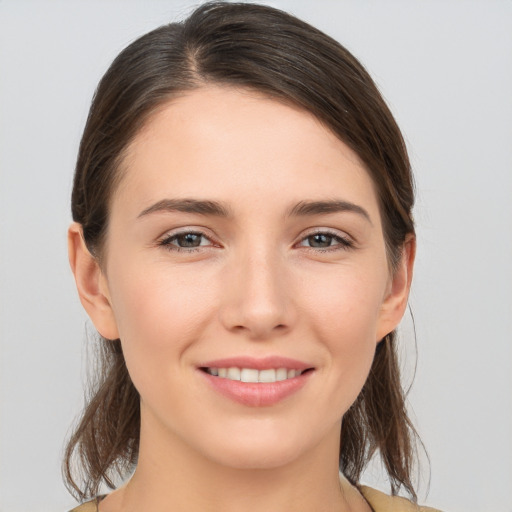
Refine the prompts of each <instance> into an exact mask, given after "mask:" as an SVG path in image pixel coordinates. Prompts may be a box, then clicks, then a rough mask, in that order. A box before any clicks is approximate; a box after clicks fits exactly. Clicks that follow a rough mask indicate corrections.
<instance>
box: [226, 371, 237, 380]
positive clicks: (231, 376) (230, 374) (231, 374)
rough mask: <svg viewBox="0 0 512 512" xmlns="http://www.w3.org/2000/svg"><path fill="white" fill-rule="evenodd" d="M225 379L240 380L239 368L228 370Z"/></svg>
mask: <svg viewBox="0 0 512 512" xmlns="http://www.w3.org/2000/svg"><path fill="white" fill-rule="evenodd" d="M226 378H227V379H230V380H240V368H228V374H227V376H226Z"/></svg>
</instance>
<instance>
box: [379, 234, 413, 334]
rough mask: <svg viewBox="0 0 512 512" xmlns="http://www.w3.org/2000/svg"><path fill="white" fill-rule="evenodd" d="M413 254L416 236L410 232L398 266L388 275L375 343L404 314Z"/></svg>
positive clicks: (394, 325) (392, 328)
mask: <svg viewBox="0 0 512 512" xmlns="http://www.w3.org/2000/svg"><path fill="white" fill-rule="evenodd" d="M415 256H416V237H415V236H414V235H412V234H411V235H408V236H407V238H406V239H405V242H404V246H403V248H402V254H401V257H400V261H399V263H398V266H397V268H396V269H395V270H394V272H393V274H392V275H391V276H390V280H389V284H388V287H387V290H386V296H385V298H384V302H383V304H382V307H381V311H380V317H379V324H378V329H377V343H378V342H379V341H381V340H382V339H383V338H384V337H385V336H386V335H387V334H389V333H390V332H391V331H393V330H394V329H395V328H396V327H397V326H398V324H399V323H400V320H401V319H402V317H403V316H404V313H405V308H406V307H407V300H408V298H409V291H410V289H411V282H412V273H413V267H414V258H415Z"/></svg>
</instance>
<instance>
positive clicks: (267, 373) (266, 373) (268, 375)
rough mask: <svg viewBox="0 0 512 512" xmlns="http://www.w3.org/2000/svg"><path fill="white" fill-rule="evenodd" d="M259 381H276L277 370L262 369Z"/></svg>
mask: <svg viewBox="0 0 512 512" xmlns="http://www.w3.org/2000/svg"><path fill="white" fill-rule="evenodd" d="M259 373H260V374H259V377H258V381H259V382H275V381H276V371H275V370H274V369H272V370H261V371H260V372H259Z"/></svg>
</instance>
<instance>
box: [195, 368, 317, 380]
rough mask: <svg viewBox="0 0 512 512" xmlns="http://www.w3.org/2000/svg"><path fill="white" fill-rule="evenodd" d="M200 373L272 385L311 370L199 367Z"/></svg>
mask: <svg viewBox="0 0 512 512" xmlns="http://www.w3.org/2000/svg"><path fill="white" fill-rule="evenodd" d="M200 370H201V371H203V372H205V373H207V374H208V375H212V376H214V377H219V378H221V379H228V380H235V381H240V382H247V383H253V384H255V383H273V382H282V381H285V380H289V379H294V378H295V377H299V376H300V375H302V374H303V373H306V372H309V371H312V370H313V368H306V369H303V370H300V369H294V368H268V369H264V370H258V369H256V368H238V367H236V366H232V367H224V368H217V367H201V368H200Z"/></svg>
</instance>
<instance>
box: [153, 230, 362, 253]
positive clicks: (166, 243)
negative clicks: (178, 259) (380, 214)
mask: <svg viewBox="0 0 512 512" xmlns="http://www.w3.org/2000/svg"><path fill="white" fill-rule="evenodd" d="M186 235H195V236H200V237H203V238H204V239H206V240H209V241H210V243H212V244H214V242H212V240H211V239H210V238H209V237H207V236H206V235H205V234H204V233H202V232H200V231H182V232H180V233H173V234H172V235H169V236H165V237H164V238H162V239H161V240H160V241H159V242H158V246H160V247H164V248H166V249H167V250H169V251H175V252H186V253H193V252H197V251H199V250H201V247H203V248H204V247H209V246H205V245H199V246H197V247H180V246H179V245H176V244H174V243H173V242H175V241H176V240H178V238H179V237H184V236H186ZM317 235H324V236H327V237H329V238H331V241H335V242H337V244H336V245H334V246H329V247H327V248H319V247H308V246H303V245H299V247H304V248H305V249H307V250H310V251H314V252H315V253H319V252H320V253H325V252H333V251H339V250H349V249H353V248H354V242H353V241H352V240H351V239H350V238H348V237H344V236H341V235H340V234H338V233H333V232H332V231H329V230H326V229H324V230H318V231H315V232H312V233H309V234H308V235H306V236H305V237H303V238H302V239H301V240H300V241H299V244H302V242H304V241H306V240H308V238H311V237H314V236H317ZM295 245H297V244H295ZM214 246H215V245H214Z"/></svg>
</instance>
